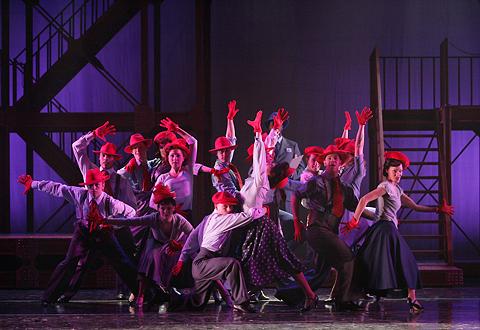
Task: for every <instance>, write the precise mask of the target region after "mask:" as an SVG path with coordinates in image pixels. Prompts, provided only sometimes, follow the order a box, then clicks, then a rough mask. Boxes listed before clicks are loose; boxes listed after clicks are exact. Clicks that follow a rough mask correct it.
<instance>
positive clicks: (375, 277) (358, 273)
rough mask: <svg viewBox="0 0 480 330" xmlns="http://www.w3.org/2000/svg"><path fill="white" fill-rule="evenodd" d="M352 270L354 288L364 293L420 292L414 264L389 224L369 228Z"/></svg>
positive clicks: (403, 241)
mask: <svg viewBox="0 0 480 330" xmlns="http://www.w3.org/2000/svg"><path fill="white" fill-rule="evenodd" d="M355 266H356V267H355V279H356V280H355V282H356V285H357V286H359V287H360V288H363V289H364V290H365V291H367V292H374V293H378V292H388V291H389V290H395V289H419V288H421V283H420V273H419V271H418V266H417V261H416V260H415V257H414V256H413V253H412V251H411V250H410V247H409V246H408V244H407V242H406V241H405V239H404V238H403V237H402V236H401V235H400V233H399V231H398V229H397V227H396V226H395V224H394V223H393V222H392V221H383V220H380V221H378V222H377V223H375V224H374V225H373V226H372V227H370V228H369V230H368V232H367V234H366V237H365V243H364V244H363V245H362V247H361V248H360V250H359V251H358V255H357V258H356V265H355Z"/></svg>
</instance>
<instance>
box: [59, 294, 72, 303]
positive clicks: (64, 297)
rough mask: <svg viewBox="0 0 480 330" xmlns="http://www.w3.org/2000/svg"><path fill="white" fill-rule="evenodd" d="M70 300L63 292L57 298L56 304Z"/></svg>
mask: <svg viewBox="0 0 480 330" xmlns="http://www.w3.org/2000/svg"><path fill="white" fill-rule="evenodd" d="M69 301H70V297H66V296H64V295H63V294H62V295H61V296H60V297H59V298H58V299H57V304H66V303H68V302H69Z"/></svg>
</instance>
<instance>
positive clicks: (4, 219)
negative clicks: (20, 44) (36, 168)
mask: <svg viewBox="0 0 480 330" xmlns="http://www.w3.org/2000/svg"><path fill="white" fill-rule="evenodd" d="M1 3H2V4H1V6H2V7H1V8H2V56H1V61H2V66H1V68H2V72H1V79H2V82H1V85H2V92H1V93H2V100H1V102H2V105H1V106H2V109H1V110H2V112H4V113H5V112H7V111H8V108H9V105H10V100H9V96H10V90H9V86H10V78H9V73H10V71H9V69H10V65H9V63H8V60H9V58H10V29H9V25H10V1H1ZM15 87H16V86H14V88H15ZM0 184H1V186H2V189H0V233H9V232H10V134H9V132H8V127H7V126H6V125H0Z"/></svg>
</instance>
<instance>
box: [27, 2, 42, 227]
mask: <svg viewBox="0 0 480 330" xmlns="http://www.w3.org/2000/svg"><path fill="white" fill-rule="evenodd" d="M37 56H39V54H38V55H37ZM32 82H33V4H32V2H31V1H25V72H24V78H23V84H24V87H23V91H24V92H23V94H24V97H25V100H27V104H28V105H30V104H31V100H32V99H31V97H32ZM33 167H34V166H33V148H32V147H31V146H30V145H28V144H27V147H26V172H27V173H28V174H30V175H32V176H33V175H34V173H33ZM33 210H34V200H33V194H32V193H30V194H28V195H27V232H29V233H33V228H34V225H33V223H34V212H33Z"/></svg>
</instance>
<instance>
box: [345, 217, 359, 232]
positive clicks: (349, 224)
mask: <svg viewBox="0 0 480 330" xmlns="http://www.w3.org/2000/svg"><path fill="white" fill-rule="evenodd" d="M359 223H360V221H358V220H357V219H355V217H352V219H350V221H349V222H347V223H346V224H345V227H343V228H342V234H345V235H348V234H349V233H350V232H351V231H352V230H354V229H355V228H357V227H358V225H359Z"/></svg>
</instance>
